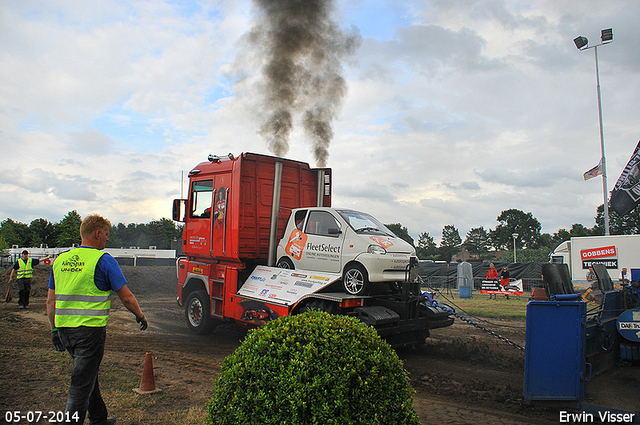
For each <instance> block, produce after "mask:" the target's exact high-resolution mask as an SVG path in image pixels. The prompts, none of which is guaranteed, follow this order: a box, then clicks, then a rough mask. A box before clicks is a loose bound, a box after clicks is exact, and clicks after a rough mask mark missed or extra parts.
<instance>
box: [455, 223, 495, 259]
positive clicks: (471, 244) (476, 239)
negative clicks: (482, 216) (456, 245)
mask: <svg viewBox="0 0 640 425" xmlns="http://www.w3.org/2000/svg"><path fill="white" fill-rule="evenodd" d="M462 245H463V246H464V247H465V248H467V249H468V250H469V252H471V253H473V254H478V255H479V254H482V253H485V252H487V251H488V250H489V234H488V233H487V231H486V230H484V227H476V228H474V229H471V230H469V232H468V233H467V238H466V239H465V240H464V243H463V244H462Z"/></svg>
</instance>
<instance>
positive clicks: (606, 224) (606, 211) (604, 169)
mask: <svg viewBox="0 0 640 425" xmlns="http://www.w3.org/2000/svg"><path fill="white" fill-rule="evenodd" d="M605 31H607V30H602V39H603V41H602V43H600V44H596V45H595V46H589V45H588V41H587V39H586V38H585V37H582V36H579V37H577V38H576V39H574V40H573V41H574V43H576V47H577V48H578V50H588V49H591V48H593V52H594V55H595V59H596V85H597V89H598V120H599V122H600V153H601V159H600V161H601V164H602V195H603V198H604V202H603V208H604V234H605V236H609V234H610V233H609V196H608V194H609V193H608V187H609V185H608V184H607V160H606V157H605V154H604V127H603V125H602V94H601V92H600V67H599V65H598V47H599V46H602V45H605V44H609V43H611V42H612V41H613V32H611V30H610V29H609V34H608V38H607V39H605ZM580 39H581V40H580ZM582 43H584V44H582Z"/></svg>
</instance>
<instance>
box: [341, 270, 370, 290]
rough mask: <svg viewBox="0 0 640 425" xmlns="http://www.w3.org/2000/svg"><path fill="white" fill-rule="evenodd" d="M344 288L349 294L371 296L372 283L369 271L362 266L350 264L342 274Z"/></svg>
mask: <svg viewBox="0 0 640 425" xmlns="http://www.w3.org/2000/svg"><path fill="white" fill-rule="evenodd" d="M342 287H343V288H344V291H345V292H346V293H347V294H351V295H369V291H370V289H371V288H370V287H371V283H370V282H369V276H368V275H367V271H366V270H365V268H364V267H362V266H361V265H360V264H349V265H347V267H345V269H344V273H343V274H342Z"/></svg>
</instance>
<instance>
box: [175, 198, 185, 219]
mask: <svg viewBox="0 0 640 425" xmlns="http://www.w3.org/2000/svg"><path fill="white" fill-rule="evenodd" d="M186 202H187V200H186V199H174V200H173V217H172V218H173V220H174V221H180V222H184V217H183V216H182V214H181V212H182V211H181V210H182V204H185V205H186Z"/></svg>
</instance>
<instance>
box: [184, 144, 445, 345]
mask: <svg viewBox="0 0 640 425" xmlns="http://www.w3.org/2000/svg"><path fill="white" fill-rule="evenodd" d="M331 177H332V175H331V169H330V168H319V169H312V168H310V167H309V165H308V164H307V163H303V162H298V161H293V160H289V159H284V158H276V157H272V156H266V155H259V154H253V153H243V154H241V155H240V156H238V157H234V156H233V155H232V154H229V155H227V156H223V157H218V156H214V155H210V156H209V158H208V161H206V162H202V163H200V164H198V165H197V166H196V167H195V168H194V169H193V170H191V171H190V172H189V191H188V197H187V199H175V200H174V201H173V219H174V220H175V221H179V222H183V223H184V229H183V239H182V250H183V252H184V257H180V258H178V260H177V274H178V298H177V301H178V304H179V305H181V306H184V308H185V317H186V321H187V324H188V326H189V328H190V329H191V330H192V331H193V332H195V333H205V332H207V331H209V330H211V329H212V328H213V327H215V326H216V325H217V324H220V323H223V322H235V323H237V324H240V325H243V326H247V327H256V326H260V325H262V324H264V323H266V322H268V321H269V320H274V319H277V318H278V317H281V316H286V315H289V314H297V313H301V312H304V311H307V310H309V309H321V310H324V311H328V312H330V313H334V314H344V315H350V316H355V317H358V318H359V319H360V320H362V321H363V322H364V323H366V324H368V325H371V326H374V327H375V328H376V329H377V331H378V333H379V334H380V335H381V336H382V337H383V338H385V339H387V341H389V343H391V344H392V345H394V346H403V345H417V344H422V343H424V340H425V338H426V337H428V336H429V330H430V329H434V328H439V327H445V326H449V325H451V324H452V323H453V320H454V319H453V317H451V316H450V315H449V314H448V313H447V312H445V311H444V310H442V309H440V308H439V307H433V306H431V305H430V304H429V302H428V301H427V300H426V298H423V297H422V293H421V291H420V285H419V283H418V281H417V270H418V269H417V265H418V261H417V257H415V251H414V250H413V248H412V247H410V246H409V245H408V244H406V243H405V242H402V241H401V240H399V239H398V238H397V237H395V235H393V234H392V232H390V231H389V230H388V229H386V227H384V225H382V224H380V223H379V222H378V221H377V220H375V219H374V218H373V217H372V216H370V215H368V214H365V213H359V212H357V211H351V210H338V209H333V208H330V207H331V189H332V178H331ZM292 211H294V212H295V213H294V214H292ZM285 229H287V232H288V233H287V235H285ZM278 241H280V247H278ZM363 241H364V242H363ZM363 244H364V245H363ZM362 246H364V247H365V248H362ZM276 255H280V258H276ZM296 264H297V265H298V266H302V265H304V267H305V268H304V269H302V268H300V267H296ZM381 265H382V266H381ZM369 277H372V279H373V278H374V277H375V279H373V280H375V281H374V282H371V281H369Z"/></svg>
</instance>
